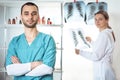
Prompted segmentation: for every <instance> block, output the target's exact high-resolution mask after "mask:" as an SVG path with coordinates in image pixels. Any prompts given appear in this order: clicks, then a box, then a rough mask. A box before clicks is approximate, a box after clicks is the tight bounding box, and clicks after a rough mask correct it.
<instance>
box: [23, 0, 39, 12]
mask: <svg viewBox="0 0 120 80" xmlns="http://www.w3.org/2000/svg"><path fill="white" fill-rule="evenodd" d="M25 5H28V6H35V7H36V8H37V10H38V6H37V5H36V4H35V3H32V2H27V3H25V4H23V5H22V7H21V14H22V11H23V7H24V6H25ZM38 11H39V10H38Z"/></svg>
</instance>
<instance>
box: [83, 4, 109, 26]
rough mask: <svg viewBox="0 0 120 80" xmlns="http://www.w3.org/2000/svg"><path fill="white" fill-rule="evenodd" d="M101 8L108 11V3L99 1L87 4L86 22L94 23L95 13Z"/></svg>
mask: <svg viewBox="0 0 120 80" xmlns="http://www.w3.org/2000/svg"><path fill="white" fill-rule="evenodd" d="M100 10H103V11H107V3H105V2H98V3H96V2H90V3H88V4H87V6H86V11H85V13H86V19H85V22H86V24H90V25H91V24H94V14H95V13H96V12H97V11H100Z"/></svg>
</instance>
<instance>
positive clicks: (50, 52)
mask: <svg viewBox="0 0 120 80" xmlns="http://www.w3.org/2000/svg"><path fill="white" fill-rule="evenodd" d="M11 56H16V57H18V58H19V61H20V62H21V63H29V62H33V61H42V62H43V64H46V65H48V66H50V67H52V68H54V65H55V60H56V45H55V41H54V39H53V37H52V36H50V35H47V34H45V33H41V32H39V34H38V35H37V36H36V38H35V39H34V40H33V42H32V43H31V45H29V44H28V43H27V40H26V38H25V34H24V33H23V34H21V35H19V36H17V37H14V38H13V39H12V40H11V42H10V44H9V47H8V51H7V56H6V66H7V65H10V64H12V62H11ZM14 80H53V74H50V75H44V76H35V77H34V76H25V75H22V76H15V77H14Z"/></svg>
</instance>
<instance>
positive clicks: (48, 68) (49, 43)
mask: <svg viewBox="0 0 120 80" xmlns="http://www.w3.org/2000/svg"><path fill="white" fill-rule="evenodd" d="M45 41H46V45H45V46H46V51H45V55H44V58H43V64H42V65H39V66H38V67H36V68H35V69H33V70H32V71H31V72H29V73H27V74H26V76H43V75H46V74H52V72H53V68H54V65H55V59H56V57H55V55H56V46H55V41H54V39H53V38H52V37H48V38H46V39H45Z"/></svg>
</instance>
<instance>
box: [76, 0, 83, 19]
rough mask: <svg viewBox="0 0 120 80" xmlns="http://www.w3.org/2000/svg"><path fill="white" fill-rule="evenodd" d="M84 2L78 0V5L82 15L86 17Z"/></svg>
mask: <svg viewBox="0 0 120 80" xmlns="http://www.w3.org/2000/svg"><path fill="white" fill-rule="evenodd" d="M84 6H85V5H84V2H82V1H81V2H76V7H77V9H78V11H79V13H80V16H81V17H83V18H84V15H85V11H84Z"/></svg>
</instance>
